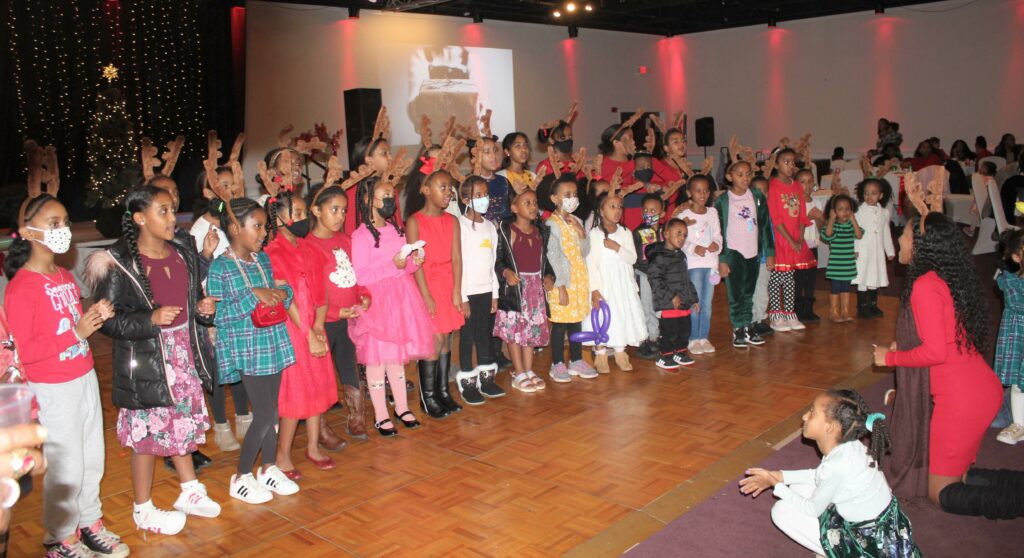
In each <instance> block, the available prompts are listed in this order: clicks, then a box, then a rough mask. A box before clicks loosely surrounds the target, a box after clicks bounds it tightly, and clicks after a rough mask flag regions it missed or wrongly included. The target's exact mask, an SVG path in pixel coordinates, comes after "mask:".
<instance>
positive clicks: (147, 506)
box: [133, 498, 153, 513]
mask: <svg viewBox="0 0 1024 558" xmlns="http://www.w3.org/2000/svg"><path fill="white" fill-rule="evenodd" d="M152 509H153V499H152V498H150V499H149V500H146V501H145V502H143V503H141V504H135V507H134V509H133V512H134V513H146V512H148V511H150V510H152Z"/></svg>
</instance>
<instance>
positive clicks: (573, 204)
mask: <svg viewBox="0 0 1024 558" xmlns="http://www.w3.org/2000/svg"><path fill="white" fill-rule="evenodd" d="M579 206H580V200H579V198H575V197H573V198H562V211H564V212H566V213H572V212H573V211H576V208H577V207H579Z"/></svg>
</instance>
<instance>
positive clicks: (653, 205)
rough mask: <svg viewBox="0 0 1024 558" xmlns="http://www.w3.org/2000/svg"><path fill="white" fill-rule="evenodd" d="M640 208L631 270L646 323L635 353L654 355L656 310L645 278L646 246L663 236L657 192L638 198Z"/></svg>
mask: <svg viewBox="0 0 1024 558" xmlns="http://www.w3.org/2000/svg"><path fill="white" fill-rule="evenodd" d="M640 205H641V207H642V208H643V224H641V225H640V226H639V227H637V228H635V229H633V248H634V250H635V251H636V263H635V264H633V271H634V273H635V274H636V284H637V287H639V289H640V306H642V307H643V310H644V321H645V322H646V325H647V340H646V341H644V342H643V344H641V345H640V349H639V350H637V356H639V357H640V358H646V359H653V358H657V356H658V314H657V313H656V312H655V311H654V299H653V295H652V293H651V283H650V280H648V278H647V265H648V262H647V253H646V250H647V247H648V246H650V245H652V244H654V243H656V242H661V241H662V240H665V239H664V238H663V237H662V235H661V219H662V217H664V216H665V202H664V200H662V199H661V196H660V195H658V194H646V195H645V196H644V199H643V201H641V202H640Z"/></svg>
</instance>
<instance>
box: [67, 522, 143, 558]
mask: <svg viewBox="0 0 1024 558" xmlns="http://www.w3.org/2000/svg"><path fill="white" fill-rule="evenodd" d="M78 540H80V541H81V544H82V545H83V546H85V548H87V549H89V550H90V551H92V553H93V554H94V555H96V556H104V557H108V558H124V557H125V556H128V555H129V554H130V553H131V551H130V550H129V548H128V545H126V544H124V543H123V542H121V537H119V536H117V535H115V534H114V533H111V532H110V531H109V530H107V528H106V527H105V526H104V525H103V522H102V521H97V522H96V523H94V524H92V525H91V526H89V527H82V528H81V529H79V530H78Z"/></svg>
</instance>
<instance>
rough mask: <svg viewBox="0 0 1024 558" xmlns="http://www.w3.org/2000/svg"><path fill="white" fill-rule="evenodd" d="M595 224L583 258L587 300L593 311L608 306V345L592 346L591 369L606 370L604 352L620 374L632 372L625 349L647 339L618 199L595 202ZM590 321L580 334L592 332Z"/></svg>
mask: <svg viewBox="0 0 1024 558" xmlns="http://www.w3.org/2000/svg"><path fill="white" fill-rule="evenodd" d="M595 209H596V214H597V222H596V224H595V226H594V228H592V229H590V234H589V236H590V246H591V249H590V253H589V254H588V255H587V276H588V277H589V278H590V300H591V306H593V308H594V309H598V308H600V303H601V300H604V301H605V302H606V303H607V304H608V309H609V314H610V316H609V319H610V320H611V322H610V323H609V325H608V341H607V342H606V343H603V344H596V343H595V350H594V368H596V369H597V371H598V372H600V373H602V374H607V373H609V372H610V370H609V368H608V348H609V347H610V348H612V349H613V350H614V351H615V365H616V366H618V367H619V370H622V371H623V372H629V371H631V370H633V365H632V364H630V362H629V355H627V354H626V345H631V346H633V347H636V346H639V345H640V343H642V342H644V341H645V340H646V339H647V327H646V326H645V325H644V314H643V310H642V309H641V306H640V294H639V292H638V289H637V285H636V279H635V277H634V274H633V264H634V263H636V249H635V248H634V246H633V235H632V234H631V233H630V232H629V229H627V228H626V227H623V226H622V225H620V224H619V219H621V218H622V198H620V197H619V196H617V195H615V194H604V195H602V196H601V197H599V198H598V199H597V207H596V208H595ZM592 330H593V326H592V324H591V323H590V320H584V321H583V331H592Z"/></svg>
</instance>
